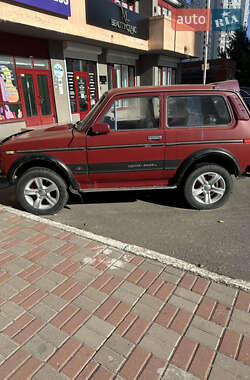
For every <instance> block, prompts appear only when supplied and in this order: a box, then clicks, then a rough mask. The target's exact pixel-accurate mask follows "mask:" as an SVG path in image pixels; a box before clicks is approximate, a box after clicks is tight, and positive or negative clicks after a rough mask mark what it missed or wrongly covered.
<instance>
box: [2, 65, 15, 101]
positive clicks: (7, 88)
mask: <svg viewBox="0 0 250 380" xmlns="http://www.w3.org/2000/svg"><path fill="white" fill-rule="evenodd" d="M0 91H1V97H2V100H3V101H4V102H9V103H16V102H18V101H19V94H18V90H17V83H16V75H15V69H14V66H13V65H12V64H11V63H10V62H7V61H6V62H4V61H1V59H0Z"/></svg>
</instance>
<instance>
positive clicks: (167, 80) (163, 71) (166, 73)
mask: <svg viewBox="0 0 250 380" xmlns="http://www.w3.org/2000/svg"><path fill="white" fill-rule="evenodd" d="M175 83H176V69H174V68H172V67H166V66H161V67H159V68H158V85H160V86H161V85H163V86H167V85H171V84H175Z"/></svg>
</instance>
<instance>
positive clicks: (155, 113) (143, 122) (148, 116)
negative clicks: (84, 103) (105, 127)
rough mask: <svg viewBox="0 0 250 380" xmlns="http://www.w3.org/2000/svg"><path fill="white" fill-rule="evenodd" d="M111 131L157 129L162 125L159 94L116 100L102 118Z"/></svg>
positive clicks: (102, 121)
mask: <svg viewBox="0 0 250 380" xmlns="http://www.w3.org/2000/svg"><path fill="white" fill-rule="evenodd" d="M101 123H108V124H109V126H110V129H111V131H113V132H114V131H117V132H119V131H125V130H138V129H155V128H159V127H160V98H159V96H139V97H138V96H134V97H129V98H122V102H121V101H120V100H119V99H118V100H115V101H114V102H113V103H112V105H111V106H110V108H109V109H108V111H107V112H106V113H105V115H104V116H103V118H102V119H101Z"/></svg>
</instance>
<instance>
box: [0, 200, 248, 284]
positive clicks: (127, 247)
mask: <svg viewBox="0 0 250 380" xmlns="http://www.w3.org/2000/svg"><path fill="white" fill-rule="evenodd" d="M0 210H6V211H7V212H9V213H12V214H15V215H18V216H22V217H25V218H26V219H30V220H34V221H36V222H40V223H44V224H47V225H49V226H51V227H56V228H60V229H62V230H64V231H67V232H71V233H73V234H75V235H78V236H81V237H84V238H87V239H91V240H95V241H97V242H99V243H102V244H106V245H108V246H110V247H113V248H117V249H120V250H123V251H125V252H128V253H133V254H135V255H137V256H143V257H145V258H148V259H152V260H157V261H159V262H160V263H162V264H165V265H169V266H172V267H174V268H178V269H181V270H185V271H187V272H190V273H192V274H195V275H198V276H201V277H204V278H207V279H209V280H212V281H215V282H218V283H221V284H225V285H227V286H231V287H236V288H239V289H242V290H246V291H250V282H248V281H245V280H241V279H233V278H231V277H227V276H223V275H220V274H218V273H215V272H210V271H208V270H206V269H202V268H200V267H198V266H196V265H194V264H189V263H187V262H185V261H183V260H180V259H175V258H174V257H171V256H168V255H163V254H162V253H159V252H156V251H153V250H150V249H147V248H143V247H139V246H137V245H132V244H126V243H122V242H120V241H118V240H114V239H111V238H107V237H104V236H101V235H97V234H94V233H92V232H88V231H84V230H80V229H79V228H75V227H71V226H68V225H66V224H62V223H58V222H54V221H52V220H49V219H45V218H42V217H40V216H36V215H33V214H30V213H28V212H25V211H20V210H16V209H13V208H11V207H8V206H3V205H0Z"/></svg>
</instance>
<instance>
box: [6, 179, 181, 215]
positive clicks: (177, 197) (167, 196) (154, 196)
mask: <svg viewBox="0 0 250 380" xmlns="http://www.w3.org/2000/svg"><path fill="white" fill-rule="evenodd" d="M136 201H143V202H148V203H152V204H157V205H160V206H168V207H175V208H179V209H188V206H187V204H186V203H185V201H184V199H183V197H182V195H181V194H180V192H179V191H177V190H140V191H132V190H131V191H104V192H93V193H82V194H81V195H75V194H70V196H69V201H68V204H67V206H66V209H70V206H72V205H77V204H101V203H131V202H136ZM0 203H1V204H2V205H3V206H9V207H14V208H16V209H18V210H21V208H20V206H19V204H18V202H17V200H16V194H15V186H7V185H3V184H1V183H0Z"/></svg>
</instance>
